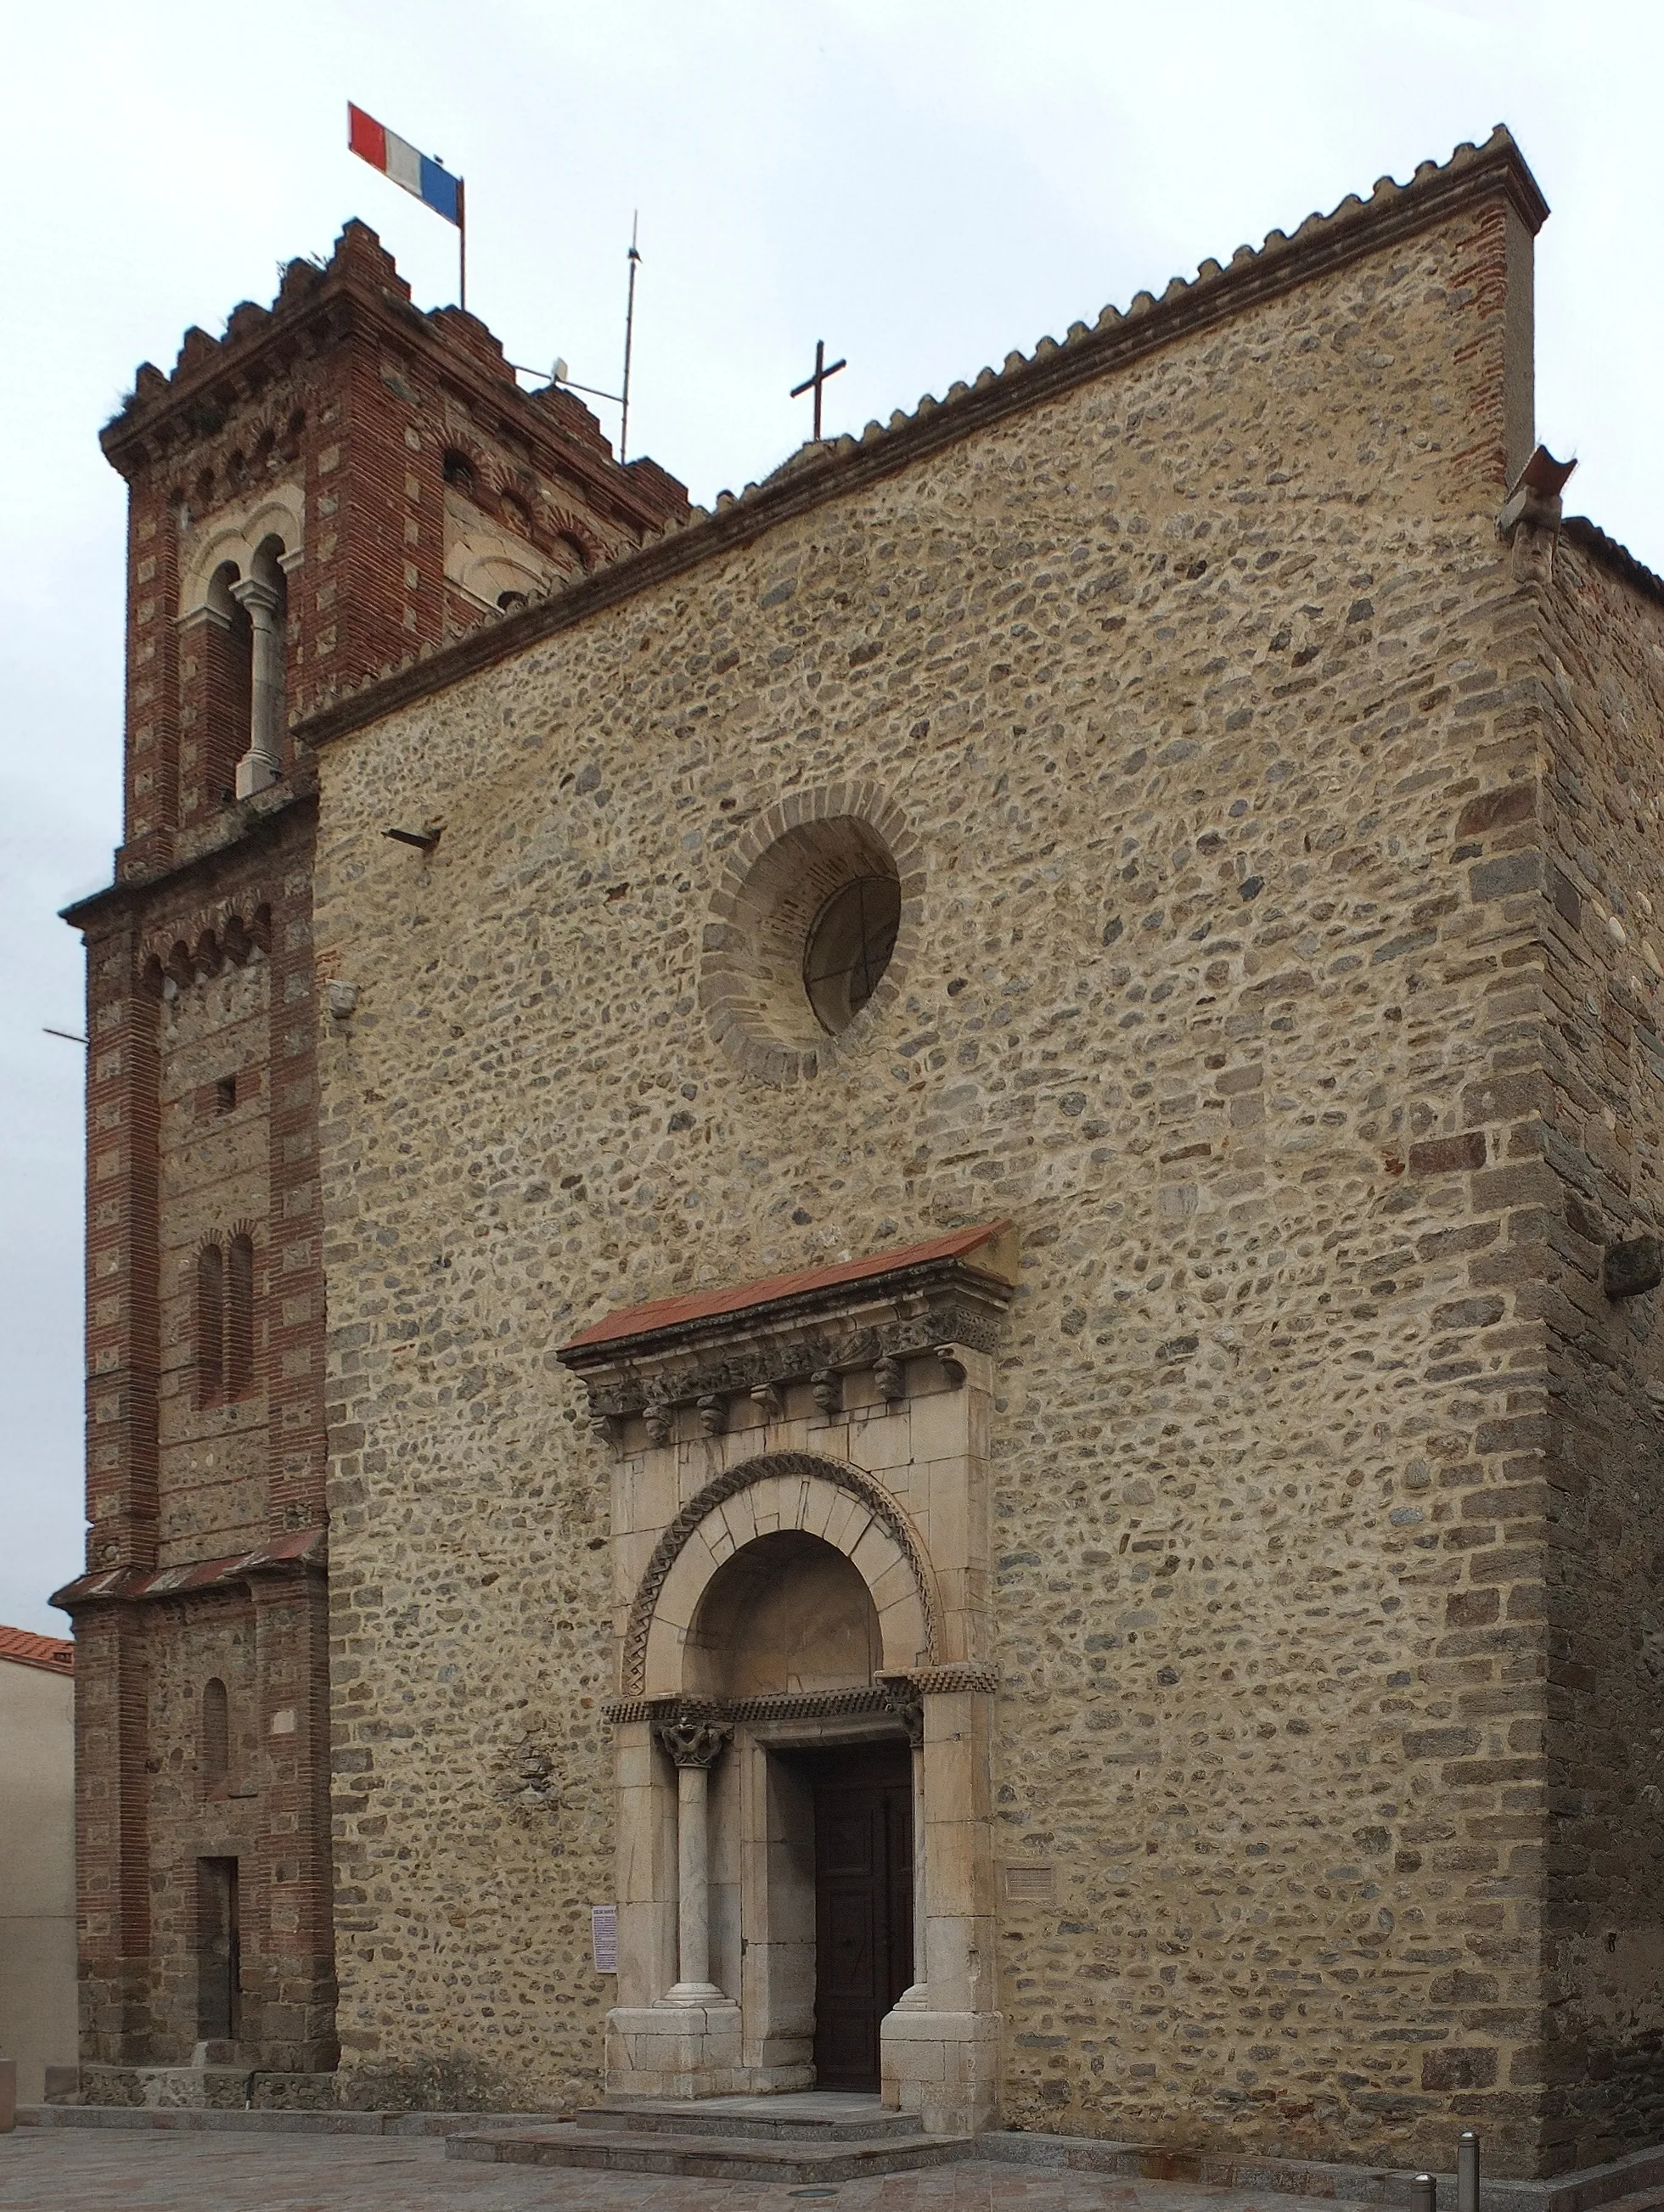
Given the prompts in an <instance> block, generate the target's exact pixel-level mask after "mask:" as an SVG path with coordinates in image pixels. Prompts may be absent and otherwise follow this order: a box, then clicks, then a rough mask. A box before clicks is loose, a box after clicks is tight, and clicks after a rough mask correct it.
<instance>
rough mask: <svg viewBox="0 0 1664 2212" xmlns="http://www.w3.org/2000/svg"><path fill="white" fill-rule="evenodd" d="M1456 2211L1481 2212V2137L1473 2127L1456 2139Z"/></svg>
mask: <svg viewBox="0 0 1664 2212" xmlns="http://www.w3.org/2000/svg"><path fill="white" fill-rule="evenodd" d="M1456 2212H1479V2138H1478V2136H1476V2135H1475V2134H1474V2132H1473V2130H1472V2128H1467V2129H1466V2130H1464V2131H1463V2132H1462V2134H1461V2135H1460V2136H1458V2138H1457V2141H1456Z"/></svg>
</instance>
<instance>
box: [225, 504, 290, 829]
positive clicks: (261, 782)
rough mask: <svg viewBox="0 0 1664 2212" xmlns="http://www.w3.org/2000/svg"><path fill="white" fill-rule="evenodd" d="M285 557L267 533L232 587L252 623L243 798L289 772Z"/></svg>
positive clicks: (240, 771) (240, 773)
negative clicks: (285, 769) (285, 747)
mask: <svg viewBox="0 0 1664 2212" xmlns="http://www.w3.org/2000/svg"><path fill="white" fill-rule="evenodd" d="M231 595H232V597H233V598H234V599H235V600H236V602H237V604H238V605H239V606H240V607H241V608H242V609H243V610H244V611H245V612H246V613H247V617H248V623H249V656H248V661H249V665H248V722H247V730H248V750H247V751H246V752H245V753H244V754H243V755H242V756H241V758H240V759H239V760H238V762H237V782H236V795H237V797H238V798H239V799H247V798H248V797H250V796H251V794H252V793H254V792H257V791H264V790H265V787H266V786H267V784H269V783H275V782H276V781H277V778H278V777H279V776H280V775H282V774H283V730H284V727H285V726H286V723H287V720H288V714H287V708H286V705H285V676H286V662H287V659H288V650H289V582H288V579H287V577H286V576H285V574H284V573H283V540H282V538H265V540H263V541H262V543H261V544H259V546H258V547H256V549H255V552H254V558H253V562H251V563H250V566H249V573H248V574H247V575H246V576H244V577H241V578H240V579H239V580H238V581H237V582H236V583H235V584H234V585H233V586H232V587H231Z"/></svg>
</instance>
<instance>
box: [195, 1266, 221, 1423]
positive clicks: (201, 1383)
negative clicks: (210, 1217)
mask: <svg viewBox="0 0 1664 2212" xmlns="http://www.w3.org/2000/svg"><path fill="white" fill-rule="evenodd" d="M196 1324H197V1326H196V1339H197V1340H196V1355H197V1357H196V1369H197V1403H198V1406H217V1405H218V1404H219V1402H220V1400H221V1399H222V1397H223V1396H224V1395H225V1392H224V1388H223V1375H224V1369H223V1364H222V1363H223V1359H224V1352H223V1346H224V1343H225V1254H224V1252H223V1250H222V1248H221V1246H220V1245H219V1244H218V1243H211V1244H204V1246H203V1248H202V1249H201V1250H200V1251H199V1252H198V1255H197V1316H196Z"/></svg>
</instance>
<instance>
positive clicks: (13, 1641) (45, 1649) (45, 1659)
mask: <svg viewBox="0 0 1664 2212" xmlns="http://www.w3.org/2000/svg"><path fill="white" fill-rule="evenodd" d="M0 1659H9V1660H10V1661H11V1662H12V1663H13V1664H14V1666H18V1667H39V1668H41V1669H42V1670H43V1671H44V1672H45V1673H46V1674H74V1672H75V1646H74V1644H71V1643H70V1642H69V1641H68V1640H67V1639H66V1638H64V1637H62V1636H37V1635H36V1634H35V1633H34V1630H33V1629H28V1628H3V1627H0Z"/></svg>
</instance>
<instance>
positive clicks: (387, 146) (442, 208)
mask: <svg viewBox="0 0 1664 2212" xmlns="http://www.w3.org/2000/svg"><path fill="white" fill-rule="evenodd" d="M347 144H348V146H349V147H350V149H351V150H352V152H353V153H355V154H357V156H358V157H359V159H360V160H361V161H368V162H369V165H370V167H371V168H372V169H379V170H380V171H381V174H382V175H383V176H384V177H391V178H392V179H393V183H394V184H395V185H403V186H404V187H405V191H407V192H413V193H414V194H415V195H416V197H417V198H418V199H419V200H420V201H421V202H422V204H423V205H424V207H430V208H431V209H432V210H433V211H434V213H435V214H436V215H442V216H444V218H445V220H446V222H454V224H455V225H456V226H457V228H458V229H459V230H460V228H461V227H462V179H461V178H460V177H454V176H453V175H452V174H451V173H450V171H449V170H448V169H442V168H441V167H440V166H439V164H438V162H437V161H430V160H429V159H428V157H427V155H425V154H418V152H417V150H416V149H415V147H414V146H412V145H411V143H410V141H409V139H408V138H401V137H399V134H398V132H397V131H389V130H387V128H386V127H385V125H382V124H380V123H378V122H377V121H376V120H375V117H374V116H373V115H366V114H365V112H364V111H363V108H362V107H355V106H353V104H352V102H351V101H350V100H349V101H348V102H347Z"/></svg>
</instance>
